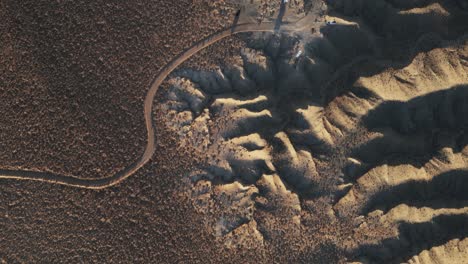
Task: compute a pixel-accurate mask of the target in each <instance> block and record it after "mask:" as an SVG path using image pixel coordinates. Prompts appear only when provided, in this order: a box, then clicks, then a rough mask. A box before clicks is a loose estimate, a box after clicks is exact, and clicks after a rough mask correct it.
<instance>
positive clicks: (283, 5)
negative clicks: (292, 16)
mask: <svg viewBox="0 0 468 264" xmlns="http://www.w3.org/2000/svg"><path fill="white" fill-rule="evenodd" d="M285 13H286V3H285V1H284V0H281V5H280V10H279V13H278V17H277V18H276V21H275V32H278V31H279V29H280V27H281V23H283V17H284V14H285Z"/></svg>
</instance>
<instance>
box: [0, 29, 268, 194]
mask: <svg viewBox="0 0 468 264" xmlns="http://www.w3.org/2000/svg"><path fill="white" fill-rule="evenodd" d="M255 31H263V32H273V31H275V23H273V22H268V23H262V24H254V23H245V24H238V25H233V26H231V27H229V28H225V29H223V30H221V31H218V32H216V33H214V34H212V35H210V36H208V37H206V38H205V39H203V40H201V41H199V42H197V43H195V44H194V45H193V46H191V47H189V48H187V49H186V50H185V51H183V52H182V53H181V54H179V55H178V56H177V57H176V58H174V59H173V60H172V61H170V62H169V63H168V64H166V66H164V67H163V68H162V69H161V70H160V71H159V73H158V74H157V75H156V77H155V79H154V80H153V82H152V84H151V88H150V89H149V91H148V93H147V94H146V98H145V102H144V115H145V124H146V130H147V132H148V133H147V144H146V148H145V151H144V153H143V155H142V156H141V157H140V158H139V159H138V160H137V161H135V162H133V163H132V164H130V165H129V166H127V167H126V168H125V169H123V170H121V171H119V172H117V173H116V174H114V175H112V176H110V177H106V178H100V179H80V178H78V177H74V176H64V175H59V174H55V173H51V172H40V171H33V170H6V169H0V179H16V180H34V181H42V182H48V183H53V184H62V185H67V186H72V187H79V188H86V189H103V188H107V187H110V186H113V185H116V184H118V183H120V182H121V181H123V180H125V179H126V178H128V177H130V176H131V175H133V174H134V173H136V172H137V171H138V170H139V169H140V168H141V167H143V166H144V165H145V164H146V163H148V161H149V160H150V159H151V157H152V156H153V154H154V151H155V133H154V125H153V117H152V109H153V101H154V96H155V95H156V92H157V91H158V88H159V86H160V85H161V84H162V83H163V81H164V80H165V79H166V77H167V76H168V75H169V74H170V73H171V72H172V71H173V70H174V69H175V68H177V67H178V66H179V65H180V64H182V63H183V62H184V61H186V60H187V59H189V58H190V57H191V56H193V55H194V54H195V53H197V52H199V51H200V50H202V49H204V48H206V47H208V46H210V45H211V44H213V43H215V42H217V41H219V40H221V39H223V38H226V37H229V36H231V35H234V34H238V33H242V32H255Z"/></svg>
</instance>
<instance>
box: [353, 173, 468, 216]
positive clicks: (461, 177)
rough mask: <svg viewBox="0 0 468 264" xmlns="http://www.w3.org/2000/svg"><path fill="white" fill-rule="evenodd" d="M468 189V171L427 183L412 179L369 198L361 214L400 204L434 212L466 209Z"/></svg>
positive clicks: (434, 179) (448, 174) (439, 176)
mask: <svg viewBox="0 0 468 264" xmlns="http://www.w3.org/2000/svg"><path fill="white" fill-rule="evenodd" d="M467 190H468V171H467V170H453V171H449V172H446V173H443V174H440V175H438V176H435V177H434V178H433V179H431V180H428V181H424V180H417V181H416V180H412V181H408V182H405V183H402V184H400V185H397V186H393V187H391V188H388V189H385V190H382V191H380V192H378V193H377V194H375V195H372V196H371V197H370V198H369V199H367V201H368V202H367V204H366V205H365V206H364V208H363V209H362V211H361V214H362V215H366V214H368V213H369V212H372V211H374V210H376V209H380V210H383V211H384V212H387V211H388V210H390V209H391V208H394V207H395V206H397V205H399V204H406V205H409V206H416V207H423V206H424V207H431V208H434V209H440V208H458V207H464V206H466V205H468V191H467Z"/></svg>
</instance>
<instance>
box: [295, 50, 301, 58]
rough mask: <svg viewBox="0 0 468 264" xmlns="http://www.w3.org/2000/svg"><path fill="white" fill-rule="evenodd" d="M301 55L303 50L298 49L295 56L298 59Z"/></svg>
mask: <svg viewBox="0 0 468 264" xmlns="http://www.w3.org/2000/svg"><path fill="white" fill-rule="evenodd" d="M301 55H302V50H300V51H298V52H297V53H296V56H295V57H296V59H297V58H299V57H300V56H301Z"/></svg>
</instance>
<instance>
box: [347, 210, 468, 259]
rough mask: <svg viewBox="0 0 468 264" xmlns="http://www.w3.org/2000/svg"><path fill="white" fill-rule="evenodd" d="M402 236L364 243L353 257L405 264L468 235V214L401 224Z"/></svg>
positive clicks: (443, 216) (442, 216)
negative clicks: (434, 248)
mask: <svg viewBox="0 0 468 264" xmlns="http://www.w3.org/2000/svg"><path fill="white" fill-rule="evenodd" d="M398 230H399V237H398V238H390V239H385V240H383V241H381V242H380V243H379V244H377V245H362V246H360V247H359V248H358V249H357V250H356V251H355V252H354V254H353V255H354V256H353V258H359V257H366V258H367V259H369V260H371V261H372V262H371V263H401V262H405V261H407V260H408V259H409V258H411V257H413V256H415V255H417V254H419V253H420V252H421V251H423V250H428V249H431V248H433V247H436V246H441V245H444V244H445V243H447V242H448V241H450V240H452V239H463V238H465V237H467V236H468V215H440V216H437V217H434V218H433V219H432V220H431V221H429V222H423V223H414V224H412V223H407V222H402V223H400V224H399V227H398Z"/></svg>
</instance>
